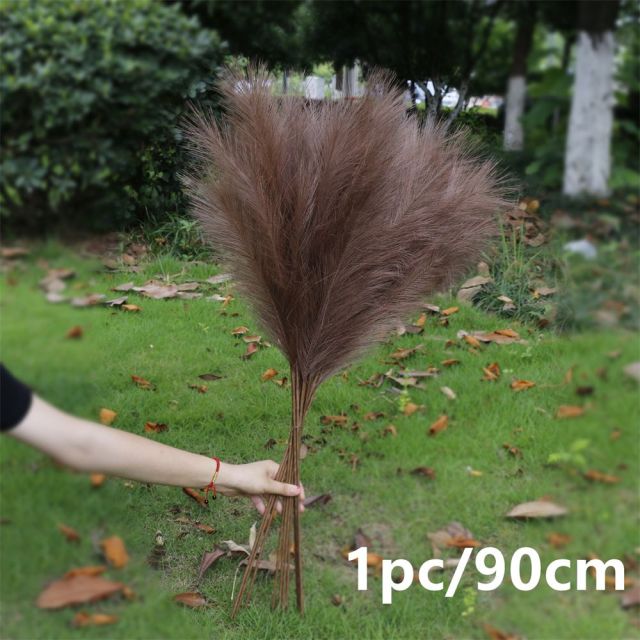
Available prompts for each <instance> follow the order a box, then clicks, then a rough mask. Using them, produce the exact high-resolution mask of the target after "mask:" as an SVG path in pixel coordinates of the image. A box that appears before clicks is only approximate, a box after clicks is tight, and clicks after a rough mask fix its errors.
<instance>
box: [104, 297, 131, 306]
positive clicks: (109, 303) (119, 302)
mask: <svg viewBox="0 0 640 640" xmlns="http://www.w3.org/2000/svg"><path fill="white" fill-rule="evenodd" d="M126 301H127V296H121V297H120V298H112V299H111V300H107V301H106V302H105V303H104V304H105V306H107V307H120V306H122V305H123V304H124V303H125V302H126Z"/></svg>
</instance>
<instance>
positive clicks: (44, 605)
mask: <svg viewBox="0 0 640 640" xmlns="http://www.w3.org/2000/svg"><path fill="white" fill-rule="evenodd" d="M123 587H124V584H122V582H114V581H113V580H106V579H105V578H102V577H101V576H91V575H89V576H87V575H76V576H72V577H70V578H62V579H60V580H55V581H54V582H52V583H51V584H49V585H48V586H47V587H46V589H44V591H43V592H42V593H41V594H40V595H39V596H38V600H37V601H36V604H37V606H38V607H39V608H40V609H61V608H62V607H68V606H70V605H74V604H84V603H85V602H96V601H97V600H102V599H104V598H108V597H109V596H112V595H113V594H115V593H118V591H121V590H122V589H123Z"/></svg>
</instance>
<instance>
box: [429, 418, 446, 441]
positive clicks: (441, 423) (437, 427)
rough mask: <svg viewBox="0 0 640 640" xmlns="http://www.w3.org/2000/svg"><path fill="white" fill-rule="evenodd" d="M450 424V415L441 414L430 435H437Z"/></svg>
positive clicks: (430, 430)
mask: <svg viewBox="0 0 640 640" xmlns="http://www.w3.org/2000/svg"><path fill="white" fill-rule="evenodd" d="M448 426H449V417H448V416H447V415H441V416H440V417H439V418H438V419H437V420H436V421H435V422H434V423H433V424H432V425H431V426H430V427H429V435H430V436H435V435H436V434H438V433H440V432H441V431H444V430H445V429H446V428H447V427H448Z"/></svg>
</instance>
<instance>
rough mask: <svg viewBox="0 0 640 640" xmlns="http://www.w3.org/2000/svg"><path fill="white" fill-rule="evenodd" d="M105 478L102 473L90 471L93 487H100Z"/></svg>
mask: <svg viewBox="0 0 640 640" xmlns="http://www.w3.org/2000/svg"><path fill="white" fill-rule="evenodd" d="M106 479H107V476H105V475H104V473H92V474H91V476H90V480H91V486H92V487H93V488H94V489H95V488H97V487H101V486H102V485H103V484H104V481H105V480H106Z"/></svg>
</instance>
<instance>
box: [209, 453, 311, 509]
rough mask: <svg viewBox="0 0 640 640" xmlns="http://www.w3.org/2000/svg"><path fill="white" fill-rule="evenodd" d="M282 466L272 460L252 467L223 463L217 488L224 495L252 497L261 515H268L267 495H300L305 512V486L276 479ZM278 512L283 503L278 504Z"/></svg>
mask: <svg viewBox="0 0 640 640" xmlns="http://www.w3.org/2000/svg"><path fill="white" fill-rule="evenodd" d="M278 468H279V465H278V463H277V462H274V461H273V460H260V461H259V462H251V463H249V464H227V463H225V462H222V463H221V464H220V472H219V473H218V481H217V482H216V489H217V491H218V492H219V493H221V494H222V495H225V496H249V497H250V498H251V502H253V504H254V505H255V507H256V509H257V510H258V512H259V513H260V514H263V513H264V512H265V502H264V498H265V496H267V495H269V494H275V495H280V496H299V498H300V499H299V500H298V504H299V505H300V511H304V504H303V502H304V487H303V486H302V484H301V485H300V486H299V487H296V485H294V484H287V483H285V482H278V481H277V480H275V476H276V473H278ZM276 509H277V510H278V513H281V512H282V502H281V501H280V500H278V501H277V502H276Z"/></svg>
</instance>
